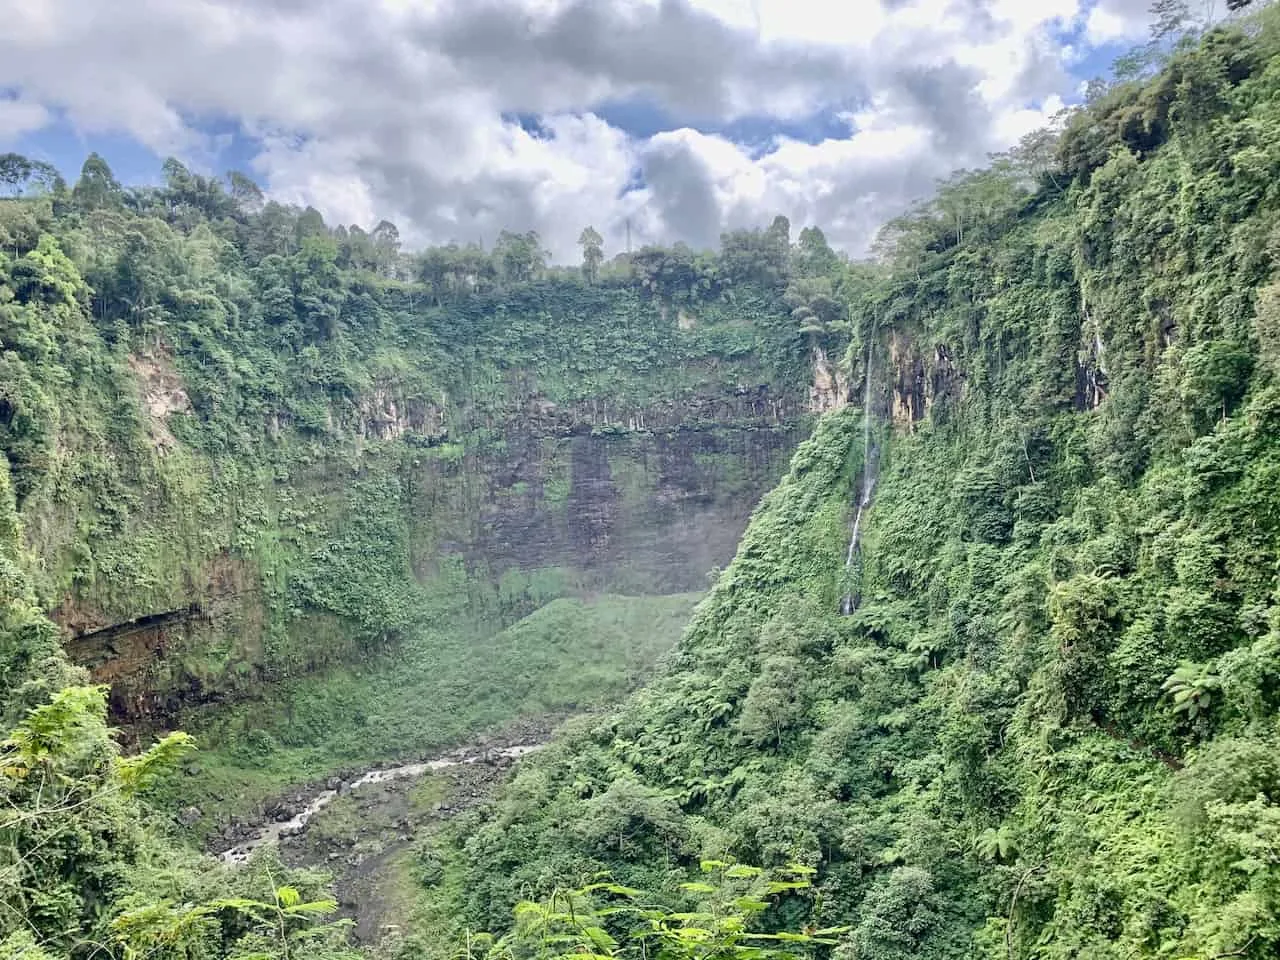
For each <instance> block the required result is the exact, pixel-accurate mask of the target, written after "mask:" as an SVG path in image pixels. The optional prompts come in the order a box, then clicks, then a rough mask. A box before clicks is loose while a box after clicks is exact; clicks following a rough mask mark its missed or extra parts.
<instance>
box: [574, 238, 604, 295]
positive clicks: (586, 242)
mask: <svg viewBox="0 0 1280 960" xmlns="http://www.w3.org/2000/svg"><path fill="white" fill-rule="evenodd" d="M578 245H579V246H581V247H582V275H583V276H584V277H586V279H587V283H595V282H596V280H597V279H598V278H599V276H600V264H601V263H602V262H603V261H604V238H603V237H601V236H600V234H599V233H597V232H596V228H595V227H586V228H585V229H584V230H583V231H582V235H581V236H580V237H578Z"/></svg>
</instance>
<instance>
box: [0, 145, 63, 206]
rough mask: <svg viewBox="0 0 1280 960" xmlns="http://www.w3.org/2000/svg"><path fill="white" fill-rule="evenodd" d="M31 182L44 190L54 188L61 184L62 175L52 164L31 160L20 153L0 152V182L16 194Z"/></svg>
mask: <svg viewBox="0 0 1280 960" xmlns="http://www.w3.org/2000/svg"><path fill="white" fill-rule="evenodd" d="M33 183H34V184H37V185H39V186H40V187H42V188H44V189H46V190H56V189H58V188H59V186H60V185H61V184H62V177H61V176H60V175H59V174H58V171H57V170H56V169H54V167H53V166H52V165H50V164H48V163H45V162H43V161H41V160H32V159H30V158H28V157H24V156H23V155H22V154H20V153H4V154H0V184H4V185H5V186H7V187H8V188H9V190H10V191H11V192H12V193H13V195H14V196H17V195H18V194H20V193H22V192H23V191H24V190H26V189H27V188H28V187H29V186H30V185H31V184H33Z"/></svg>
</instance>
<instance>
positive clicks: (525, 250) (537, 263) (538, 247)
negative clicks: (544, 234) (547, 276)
mask: <svg viewBox="0 0 1280 960" xmlns="http://www.w3.org/2000/svg"><path fill="white" fill-rule="evenodd" d="M493 257H494V259H495V260H496V261H497V262H498V269H499V271H500V272H501V274H502V279H503V280H505V281H507V282H508V283H524V282H527V281H529V280H532V279H533V278H534V277H536V276H537V275H538V274H539V273H541V272H542V271H543V270H545V269H546V266H547V252H546V251H545V250H543V249H542V239H541V238H540V237H539V236H538V234H537V232H536V231H534V230H529V231H527V232H525V233H512V232H511V231H509V230H503V231H502V232H501V233H500V234H498V242H497V243H495V244H494V246H493Z"/></svg>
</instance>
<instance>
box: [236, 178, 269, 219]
mask: <svg viewBox="0 0 1280 960" xmlns="http://www.w3.org/2000/svg"><path fill="white" fill-rule="evenodd" d="M227 184H228V186H230V188H231V199H232V201H233V202H234V203H235V204H236V206H237V207H238V208H239V210H240V212H241V213H243V214H254V213H260V212H261V211H262V206H263V204H264V203H265V202H266V201H265V198H264V197H263V194H262V188H261V187H260V186H258V185H257V184H256V183H254V182H253V181H252V180H251V179H249V178H248V177H247V176H245V175H244V174H243V173H241V172H240V171H239V170H232V171H230V172H229V173H228V174H227Z"/></svg>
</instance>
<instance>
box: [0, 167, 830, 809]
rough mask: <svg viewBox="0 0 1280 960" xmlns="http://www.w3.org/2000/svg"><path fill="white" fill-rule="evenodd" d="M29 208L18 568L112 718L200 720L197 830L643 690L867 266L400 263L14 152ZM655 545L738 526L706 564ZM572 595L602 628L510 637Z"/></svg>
mask: <svg viewBox="0 0 1280 960" xmlns="http://www.w3.org/2000/svg"><path fill="white" fill-rule="evenodd" d="M0 182H2V183H3V184H4V185H5V186H6V188H7V191H6V192H11V193H12V194H13V196H12V197H9V198H6V199H3V200H0V449H2V450H3V451H4V453H5V458H4V459H5V465H4V466H5V469H6V475H7V480H8V483H9V484H10V485H11V487H12V496H13V498H14V502H15V504H16V509H17V515H18V520H19V521H20V524H21V527H22V534H23V540H24V542H25V551H24V554H23V555H24V556H26V557H27V558H29V562H25V563H23V564H21V565H20V566H21V567H22V570H23V572H24V576H25V578H26V580H27V582H28V585H29V589H30V590H31V591H32V592H33V594H34V600H33V602H34V604H35V606H36V607H37V608H39V609H40V610H43V611H45V612H46V613H49V614H50V615H51V616H52V617H53V619H54V620H55V621H56V622H57V623H58V624H59V625H61V626H62V627H64V628H65V634H67V635H70V639H69V642H68V644H67V647H68V651H69V653H70V654H71V656H72V659H73V660H75V661H76V662H78V663H81V664H83V665H86V666H89V667H91V668H93V670H94V671H95V673H94V676H95V678H97V679H102V680H104V681H109V682H111V683H112V693H111V698H110V705H111V708H112V710H113V714H114V716H116V717H117V718H119V719H123V720H126V721H129V722H130V723H132V724H133V725H134V728H135V729H137V728H143V729H146V728H161V729H163V728H165V727H167V726H171V725H173V724H175V723H177V724H183V725H186V724H188V723H196V724H199V726H200V732H201V734H202V738H203V739H204V741H205V742H206V743H208V744H211V745H213V746H215V747H216V749H215V751H214V752H213V753H212V754H206V755H204V756H203V757H202V759H200V760H198V761H194V762H195V763H197V764H198V765H200V766H201V767H202V769H203V773H202V776H201V777H200V778H198V780H197V782H195V783H192V784H189V785H188V787H187V789H188V791H189V792H194V794H195V796H194V798H193V799H196V800H199V801H201V802H202V803H203V802H204V801H206V800H209V799H210V798H211V797H213V796H214V795H217V794H223V793H225V794H228V795H229V796H230V797H231V798H232V802H233V804H234V803H247V802H249V801H251V800H252V799H253V798H254V797H255V796H258V795H262V794H265V793H269V792H270V791H271V790H273V789H278V788H279V787H280V785H281V784H282V783H284V782H289V781H290V780H296V779H299V778H302V779H305V778H307V777H311V776H317V775H322V774H324V773H326V772H328V771H329V770H331V769H333V768H334V767H335V766H337V765H339V764H341V763H353V762H365V763H367V762H372V761H374V760H377V759H383V758H386V757H390V756H397V755H402V754H403V753H405V752H406V751H413V750H419V751H425V750H429V749H435V748H441V747H444V746H447V745H450V744H452V743H454V742H456V741H457V740H458V739H459V738H461V737H465V736H466V735H468V734H470V733H474V732H475V731H477V730H479V729H484V728H493V727H499V726H501V725H502V724H504V723H506V722H510V721H512V720H515V719H518V718H519V717H520V716H522V715H523V712H525V711H533V710H537V709H541V710H546V711H550V712H555V711H564V710H569V709H575V708H583V707H587V706H594V705H599V704H600V703H601V702H602V701H604V700H608V699H610V698H616V697H617V696H619V695H621V694H622V693H623V692H625V691H626V690H627V689H629V688H630V687H631V686H634V684H635V683H636V682H637V680H638V678H639V677H640V676H641V675H642V673H643V671H644V669H645V668H647V667H648V666H649V665H651V664H652V662H653V660H654V659H655V658H656V656H657V655H658V654H659V653H660V652H661V651H662V650H663V649H665V647H666V646H669V645H670V643H671V642H673V641H674V639H675V637H676V635H677V634H678V631H679V629H680V626H681V625H680V624H679V623H678V619H679V618H678V617H675V616H673V614H672V611H673V610H675V609H681V610H683V609H684V606H685V604H686V600H685V599H684V598H683V595H685V594H687V593H688V592H690V591H697V590H701V589H703V588H704V587H705V580H704V576H705V572H706V570H707V568H708V567H709V566H711V564H712V562H717V563H723V562H724V561H726V560H727V559H728V556H729V552H730V538H732V537H734V536H736V528H735V527H734V524H738V523H744V522H745V516H746V514H747V513H748V512H749V509H750V506H751V505H752V504H754V502H755V500H756V499H757V498H758V495H759V493H760V492H762V490H763V489H766V488H767V487H768V486H770V485H772V483H773V482H775V481H776V477H777V476H778V475H780V473H781V471H782V470H783V469H784V467H785V461H786V458H787V457H788V456H789V453H790V450H791V449H792V446H793V440H794V438H795V437H796V436H798V435H799V433H800V432H802V431H803V430H804V428H805V425H806V423H807V420H806V414H805V407H806V404H807V376H808V355H809V350H810V342H811V340H813V339H814V338H820V337H824V336H825V337H827V338H828V339H831V340H833V342H838V336H839V335H838V334H834V333H824V332H823V331H821V330H819V331H817V332H805V331H802V330H800V329H798V327H797V326H796V324H795V322H794V321H793V320H792V318H791V316H790V312H791V309H792V304H791V302H790V301H789V300H788V289H787V283H788V281H789V278H790V276H791V275H792V274H793V273H794V274H795V275H797V276H807V277H809V278H811V279H812V280H813V281H814V282H817V283H818V284H819V286H820V287H821V286H822V284H823V283H826V284H827V285H828V286H829V285H830V281H829V280H823V279H822V277H825V276H826V274H827V273H831V272H832V271H833V270H834V271H835V272H836V274H837V276H838V275H839V271H840V269H841V267H840V261H839V259H838V258H837V257H836V255H835V254H834V253H833V252H832V251H831V249H830V248H829V247H828V246H827V244H826V242H825V240H824V239H823V238H822V235H821V233H820V232H818V231H813V230H810V231H806V232H805V233H804V234H803V235H802V236H801V238H800V243H799V245H798V250H799V251H801V252H802V253H803V255H804V257H808V258H809V261H812V265H811V266H809V267H806V266H805V263H807V262H808V261H805V260H804V257H801V258H800V259H799V260H797V264H798V266H797V267H795V268H793V267H792V265H791V263H790V262H789V261H790V255H791V249H790V248H791V238H790V228H789V225H788V224H787V223H786V222H785V221H783V220H779V221H778V222H777V223H776V224H775V225H774V226H773V227H772V228H771V230H768V231H762V230H755V231H742V232H739V233H736V234H731V235H727V236H726V237H725V241H724V245H723V249H722V250H721V251H719V252H717V253H694V252H693V251H691V250H689V249H687V248H683V247H677V248H673V249H659V248H645V249H642V250H640V251H638V252H636V253H635V254H634V255H630V256H626V255H624V256H622V257H621V258H614V259H613V260H610V261H606V260H605V259H604V254H603V251H602V250H601V249H600V245H599V243H598V242H596V241H593V240H592V239H591V235H590V233H588V232H587V231H584V238H585V241H586V242H585V243H584V267H583V268H582V269H579V268H573V269H569V268H551V267H548V265H547V263H546V254H545V252H544V251H543V250H542V249H541V246H540V243H539V241H538V238H537V237H536V236H534V235H527V234H525V235H515V234H503V235H502V236H500V237H499V238H498V240H497V242H496V244H495V245H494V246H493V248H492V249H491V250H482V249H480V248H479V247H478V246H469V247H458V246H450V247H443V248H436V249H429V250H426V251H421V252H414V253H410V252H405V251H402V250H401V249H400V246H399V241H398V234H397V231H396V228H395V227H394V226H393V225H391V224H389V223H385V222H384V223H381V224H379V225H378V226H377V227H375V228H374V229H372V230H371V231H368V232H366V231H364V230H362V229H361V228H359V227H356V226H351V227H343V226H339V227H332V228H331V227H329V226H327V225H326V224H325V223H324V221H323V220H322V219H321V217H320V216H319V214H318V213H317V212H316V211H315V210H313V209H307V210H299V209H292V208H286V207H283V206H281V205H279V204H277V203H273V202H267V201H266V200H265V199H264V197H263V196H262V194H261V192H260V191H259V190H258V188H257V187H256V186H255V185H254V184H252V183H251V182H250V181H249V180H247V179H246V178H244V177H242V176H240V175H238V174H233V175H231V176H230V177H229V179H228V181H227V182H226V183H223V182H222V181H219V180H216V179H212V178H209V177H205V176H201V175H198V174H194V173H191V172H190V171H188V170H187V169H186V168H184V167H183V166H182V165H181V164H179V163H177V162H176V161H170V162H169V163H167V164H166V165H165V168H164V180H163V184H162V185H160V186H157V187H142V188H126V187H124V186H122V185H121V184H119V183H118V182H117V181H116V180H115V178H114V177H113V175H112V173H111V171H110V170H109V169H108V167H107V166H106V164H105V163H104V162H103V160H102V159H101V158H99V157H97V156H92V157H90V158H89V160H88V161H87V162H86V163H85V164H84V168H83V171H82V173H81V176H80V177H79V179H78V180H77V182H76V183H75V184H74V185H68V184H66V183H63V182H62V181H61V179H60V178H59V177H58V176H57V174H56V173H55V172H53V171H52V170H50V169H48V168H47V167H45V166H43V165H41V164H39V163H35V162H32V161H29V160H26V159H25V158H22V157H18V156H15V155H8V156H5V157H0ZM602 490H603V493H601V491H602ZM649 522H653V523H658V522H661V523H665V524H667V525H668V527H669V528H671V529H675V530H682V529H684V530H687V533H688V535H689V539H690V540H693V539H695V538H696V537H698V536H703V535H710V534H713V533H715V532H716V531H717V530H719V529H720V528H728V530H729V532H728V533H727V534H726V533H720V534H719V543H718V545H717V546H716V547H714V548H711V547H707V546H706V545H705V544H702V543H693V544H691V545H690V546H689V547H688V548H687V549H686V550H685V551H684V552H683V553H681V552H679V551H677V550H676V549H674V548H673V546H672V545H671V544H670V543H663V542H658V541H661V540H662V539H663V538H662V537H661V536H658V537H655V536H654V535H653V534H652V533H650V531H649V530H648V529H647V524H648V523H649ZM699 525H700V527H699ZM704 531H709V533H704ZM668 539H671V538H668ZM633 547H634V548H635V549H631V548H633ZM606 548H608V550H611V551H612V553H610V554H609V557H608V559H609V561H610V565H609V566H608V567H607V568H605V567H604V565H603V564H602V563H597V562H596V559H597V558H596V556H595V554H596V553H600V554H604V553H605V552H606ZM3 586H4V587H5V590H4V596H7V595H8V593H9V592H10V591H9V589H8V584H7V583H5V584H4V585H3ZM619 594H623V595H627V597H628V598H627V599H617V598H616V597H615V596H614V595H619ZM659 595H670V596H672V597H673V599H671V600H668V599H663V598H662V597H660V596H659ZM597 597H601V599H600V600H599V602H596V600H595V599H591V598H597ZM568 598H573V599H574V600H575V601H583V600H584V598H588V599H591V602H584V605H583V606H580V607H579V608H577V609H578V619H579V622H578V623H576V625H575V629H574V630H568V629H567V628H565V627H564V625H563V624H561V625H559V626H556V627H555V629H554V630H553V631H552V633H551V634H547V635H543V634H539V637H540V640H542V641H545V642H540V643H538V644H535V645H534V647H535V650H536V651H539V652H535V653H534V654H533V655H524V656H520V655H516V654H515V653H513V651H512V649H508V648H507V647H504V646H503V644H504V643H508V641H509V640H510V638H511V636H518V634H517V635H505V634H504V633H503V631H504V630H505V629H507V628H509V627H511V626H512V625H513V624H516V623H518V622H520V621H521V618H524V617H526V616H529V615H532V614H536V613H537V612H538V611H539V610H540V609H541V608H543V607H544V605H546V604H548V603H550V602H553V601H556V600H566V599H568ZM673 604H674V606H673ZM623 608H625V609H623ZM620 611H621V612H620ZM562 612H563V610H562ZM619 619H622V620H625V621H628V622H648V623H649V625H650V631H649V636H648V637H647V638H646V640H645V642H642V643H633V642H631V641H630V640H627V641H626V642H622V641H621V640H620V639H619V637H620V634H619V631H618V630H617V629H616V624H617V622H618V620H619ZM149 622H154V623H158V624H160V626H157V627H155V628H149V627H148V623H149ZM166 623H168V624H170V626H169V627H167V628H166V627H164V624H166ZM539 623H540V624H541V626H542V627H543V628H547V627H549V626H550V620H549V618H546V617H544V618H543V619H542V620H541V621H539ZM148 631H149V632H148ZM525 632H526V634H527V633H528V632H529V631H528V630H526V631H525ZM557 633H558V634H563V635H565V636H564V637H559V636H557ZM601 636H607V637H609V638H610V643H609V644H607V645H605V646H604V648H603V649H602V648H601V646H600V644H599V643H597V642H596V641H598V640H599V638H600V637H601ZM526 639H527V637H526ZM562 640H563V642H562ZM615 641H616V642H615ZM3 644H4V645H3V647H0V650H2V651H7V650H8V649H9V646H10V641H9V639H7V638H6V639H5V640H4V641H3ZM18 646H21V644H18ZM550 653H555V654H556V655H557V656H556V658H555V664H554V667H555V668H556V669H555V670H552V671H548V670H544V669H540V670H535V669H534V667H535V666H538V667H544V666H547V658H546V655H548V654H550ZM10 656H11V655H10V654H9V653H8V652H4V653H3V656H0V664H4V663H7V662H8V658H9V657H10ZM12 656H14V657H17V656H18V654H16V653H15V654H12ZM583 660H590V661H592V664H593V668H592V669H589V670H582V669H580V668H579V667H578V666H577V665H578V664H579V663H580V662H581V661H583ZM22 675H23V674H22V672H21V670H19V668H17V667H13V668H11V669H10V668H7V667H0V678H2V679H3V682H4V684H5V685H7V686H9V688H10V689H16V688H17V687H18V686H19V685H20V683H21V677H22ZM531 675H532V676H533V679H532V681H530V680H529V678H530V676H531ZM513 689H519V690H520V691H521V693H520V695H519V696H511V695H510V691H512V690H513ZM353 702H355V703H358V704H359V705H360V706H359V707H358V708H356V709H352V707H351V704H352V703H353ZM23 705H24V706H25V705H26V704H23ZM0 708H3V711H4V712H3V716H4V718H5V719H6V721H8V722H13V721H15V720H17V719H19V718H20V717H21V715H22V714H21V709H20V708H19V706H17V705H16V701H14V702H6V703H2V704H0ZM210 819H212V818H210ZM210 825H211V824H210V823H206V824H205V826H210Z"/></svg>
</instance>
